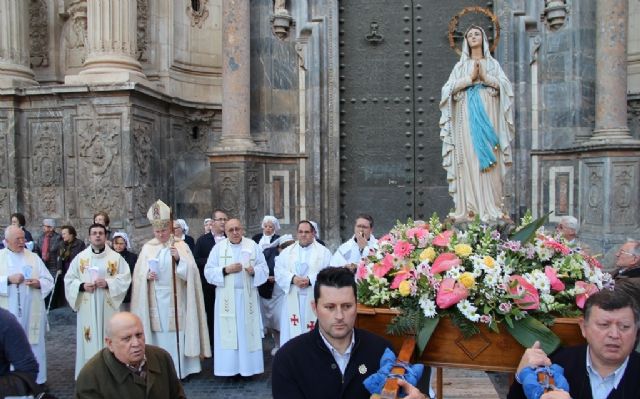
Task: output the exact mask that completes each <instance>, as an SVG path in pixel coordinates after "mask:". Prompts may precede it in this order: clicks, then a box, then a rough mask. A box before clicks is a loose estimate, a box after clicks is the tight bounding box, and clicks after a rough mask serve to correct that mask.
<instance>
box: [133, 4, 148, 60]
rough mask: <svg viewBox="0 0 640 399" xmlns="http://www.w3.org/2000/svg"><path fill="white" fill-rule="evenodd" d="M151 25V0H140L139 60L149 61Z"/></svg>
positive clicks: (137, 44) (137, 45) (137, 46)
mask: <svg viewBox="0 0 640 399" xmlns="http://www.w3.org/2000/svg"><path fill="white" fill-rule="evenodd" d="M148 25H149V0H138V31H137V40H136V42H137V43H136V48H137V58H136V59H137V60H138V61H142V62H144V61H147V60H148V56H147V48H148V47H149V41H148V39H147V27H148Z"/></svg>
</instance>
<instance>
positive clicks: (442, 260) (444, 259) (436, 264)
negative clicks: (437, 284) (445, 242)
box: [431, 252, 462, 274]
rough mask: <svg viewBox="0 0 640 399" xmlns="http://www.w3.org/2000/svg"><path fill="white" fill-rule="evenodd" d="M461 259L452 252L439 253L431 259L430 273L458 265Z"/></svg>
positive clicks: (444, 270) (443, 270) (440, 271)
mask: <svg viewBox="0 0 640 399" xmlns="http://www.w3.org/2000/svg"><path fill="white" fill-rule="evenodd" d="M461 263H462V261H461V260H460V258H458V257H457V256H456V254H454V253H452V252H445V253H442V254H440V255H438V257H437V258H436V259H435V260H434V261H433V266H431V273H433V274H436V273H442V272H446V271H447V270H449V269H451V268H452V267H454V266H458V265H459V264H461Z"/></svg>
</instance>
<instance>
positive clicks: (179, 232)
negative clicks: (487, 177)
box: [173, 219, 196, 253]
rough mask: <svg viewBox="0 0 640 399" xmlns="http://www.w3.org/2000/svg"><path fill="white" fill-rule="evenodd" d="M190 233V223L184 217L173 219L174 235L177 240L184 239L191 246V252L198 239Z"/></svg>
mask: <svg viewBox="0 0 640 399" xmlns="http://www.w3.org/2000/svg"><path fill="white" fill-rule="evenodd" d="M188 234H189V225H188V224H187V222H186V221H185V220H184V219H176V220H174V221H173V237H174V238H175V239H176V240H182V241H184V242H185V244H187V245H188V246H189V249H190V250H191V253H193V249H194V248H195V246H196V241H195V240H194V239H193V237H191V236H190V235H188Z"/></svg>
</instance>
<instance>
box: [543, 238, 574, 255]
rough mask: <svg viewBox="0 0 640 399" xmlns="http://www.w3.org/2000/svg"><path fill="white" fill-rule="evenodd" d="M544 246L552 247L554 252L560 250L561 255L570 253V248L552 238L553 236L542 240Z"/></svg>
mask: <svg viewBox="0 0 640 399" xmlns="http://www.w3.org/2000/svg"><path fill="white" fill-rule="evenodd" d="M543 244H544V246H545V247H549V248H552V249H553V250H554V251H556V252H560V253H561V254H562V255H565V256H567V255H569V254H570V253H571V249H570V248H569V247H567V246H566V245H564V244H562V243H560V242H558V241H556V240H554V239H553V238H547V239H545V240H544V242H543Z"/></svg>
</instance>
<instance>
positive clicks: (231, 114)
mask: <svg viewBox="0 0 640 399" xmlns="http://www.w3.org/2000/svg"><path fill="white" fill-rule="evenodd" d="M249 22H250V13H249V1H248V0H223V1H222V134H221V137H220V142H219V148H217V149H216V150H217V151H243V150H249V149H255V147H256V144H255V142H254V141H253V139H252V138H251V130H250V126H249V108H250V102H249V84H250V80H249V79H250V75H249V72H250V71H249V67H250V57H249V36H250V29H249Z"/></svg>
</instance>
